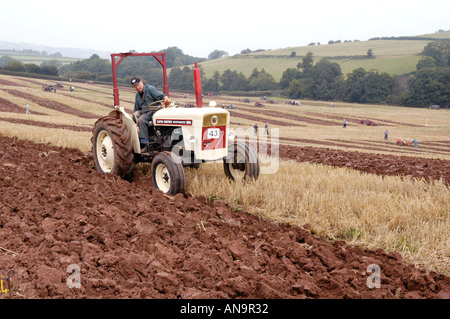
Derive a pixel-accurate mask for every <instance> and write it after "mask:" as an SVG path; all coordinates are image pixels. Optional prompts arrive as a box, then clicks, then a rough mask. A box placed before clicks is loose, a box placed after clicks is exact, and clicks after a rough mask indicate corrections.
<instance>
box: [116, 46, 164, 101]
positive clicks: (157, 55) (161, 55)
mask: <svg viewBox="0 0 450 319" xmlns="http://www.w3.org/2000/svg"><path fill="white" fill-rule="evenodd" d="M127 56H153V57H154V58H155V59H156V61H158V62H159V64H161V66H162V67H163V79H164V88H163V91H164V94H166V95H169V85H168V84H167V67H166V54H165V53H132V52H127V53H113V54H111V64H112V76H113V83H114V89H113V94H114V106H118V105H120V101H119V88H118V87H117V72H116V69H117V67H118V66H119V64H120V63H121V62H122V61H123V59H125V57H127ZM117 57H118V58H119V60H116V58H117Z"/></svg>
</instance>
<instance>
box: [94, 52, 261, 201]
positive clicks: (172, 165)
mask: <svg viewBox="0 0 450 319" xmlns="http://www.w3.org/2000/svg"><path fill="white" fill-rule="evenodd" d="M129 56H153V57H154V58H155V59H156V60H157V61H158V62H159V64H160V65H161V66H162V68H163V81H164V87H163V91H164V93H165V94H166V95H168V96H169V87H168V85H167V69H166V56H165V53H131V52H129V53H114V54H111V62H112V74H113V85H114V89H113V94H114V110H112V111H111V112H110V113H109V114H107V115H106V116H104V117H101V118H100V119H98V120H97V122H96V123H95V125H94V128H93V136H92V151H93V155H94V162H95V166H96V168H97V169H98V170H99V171H100V172H103V173H107V174H114V175H117V176H120V177H121V178H124V179H127V180H131V178H132V176H133V171H134V169H135V166H136V164H137V163H140V162H145V163H151V175H152V180H153V185H154V187H155V188H156V189H159V190H161V191H162V192H163V193H166V194H168V195H175V194H178V193H184V192H185V174H184V167H186V166H191V167H198V166H199V165H200V164H201V163H206V162H215V161H222V162H223V168H224V172H225V175H226V176H227V177H228V178H229V179H230V180H233V181H236V180H250V179H257V178H258V177H259V171H260V167H259V160H258V156H257V153H256V152H255V150H254V149H253V148H252V147H251V146H250V145H249V144H248V143H246V142H239V141H237V138H236V136H235V133H234V131H233V130H232V129H230V113H229V112H228V111H227V110H225V109H222V108H216V103H215V102H214V101H211V102H210V105H209V107H203V105H202V94H201V80H200V70H199V69H198V65H197V63H196V64H195V69H194V82H195V91H196V100H197V101H196V102H197V103H196V104H197V107H193V108H185V107H180V106H179V105H177V103H176V102H172V103H171V104H170V105H168V106H166V107H164V108H162V109H160V110H158V111H157V112H155V113H154V115H153V118H152V119H153V120H152V121H151V122H150V123H149V132H151V133H150V135H151V137H150V149H149V150H148V151H147V152H146V153H143V152H142V150H141V145H140V142H139V126H138V125H137V123H136V121H135V118H134V117H133V116H132V115H130V114H128V113H127V111H126V110H125V108H124V107H122V106H120V104H119V103H120V102H119V89H118V86H117V72H116V69H117V67H118V65H119V64H120V63H121V62H122V60H123V59H124V58H126V57H129ZM157 102H158V101H157ZM159 102H161V101H159ZM152 104H153V103H152ZM163 105H164V104H163ZM149 106H150V105H149Z"/></svg>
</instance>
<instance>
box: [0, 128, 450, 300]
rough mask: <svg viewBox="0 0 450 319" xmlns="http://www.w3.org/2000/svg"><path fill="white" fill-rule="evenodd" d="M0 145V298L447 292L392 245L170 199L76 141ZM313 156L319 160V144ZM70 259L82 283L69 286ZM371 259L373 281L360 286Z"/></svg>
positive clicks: (443, 279) (446, 282)
mask: <svg viewBox="0 0 450 319" xmlns="http://www.w3.org/2000/svg"><path fill="white" fill-rule="evenodd" d="M0 142H1V145H2V147H1V148H0V170H1V174H0V229H1V232H0V275H3V276H6V273H7V272H8V270H10V269H13V270H14V272H15V273H14V276H13V277H12V278H11V282H12V293H8V294H0V298H161V299H163V298H167V299H175V298H188V299H191V298H192V299H193V298H208V299H218V298H220V299H228V298H257V299H260V298H264V299H273V298H281V299H288V298H299V299H301V298H331V299H335V298H364V299H365V298H447V299H448V298H450V277H448V276H445V275H443V274H438V273H436V272H432V271H431V272H427V271H426V270H424V269H418V268H415V267H414V266H413V265H411V264H407V263H405V262H404V261H403V260H402V257H401V256H400V254H399V253H396V252H391V253H387V252H385V251H383V250H381V249H378V250H366V249H362V248H358V247H353V246H350V245H348V244H346V243H345V242H342V241H337V242H328V241H325V240H322V239H320V238H317V237H315V236H314V235H312V234H311V233H310V232H308V230H307V229H308V228H309V225H305V226H304V228H298V227H292V226H289V225H286V224H280V225H276V224H274V223H272V222H270V221H266V220H262V219H260V218H258V217H256V216H254V215H251V214H248V213H246V212H242V211H239V212H237V211H234V210H233V209H232V208H231V207H229V206H228V205H226V204H225V203H223V202H221V201H215V202H210V201H209V200H207V199H206V198H202V197H200V198H194V197H191V196H189V195H185V196H183V195H181V194H179V195H177V196H175V197H168V196H165V195H164V194H162V193H161V192H160V191H157V190H155V189H154V188H153V187H152V186H151V185H152V183H151V179H150V178H149V177H146V176H143V175H140V174H139V173H137V175H136V176H135V178H134V179H133V181H132V182H131V183H130V182H127V181H124V180H122V179H120V178H117V177H115V176H111V175H103V174H101V173H99V172H98V171H97V170H96V169H95V168H93V167H92V158H91V156H90V155H89V154H84V153H81V152H79V151H78V150H73V149H62V148H55V147H51V146H48V145H42V144H34V143H31V142H27V141H22V140H18V139H11V138H6V137H1V136H0ZM307 150H309V149H308V148H306V149H305V150H303V155H304V156H305V159H304V160H306V158H307V155H306V153H307ZM310 151H311V152H313V150H310ZM282 153H283V155H286V156H291V157H293V158H297V159H300V157H301V156H303V155H302V153H301V151H300V150H296V151H292V153H289V152H288V150H287V149H282ZM344 154H345V153H344ZM311 156H312V155H311ZM315 156H316V158H310V160H312V161H314V160H316V161H326V155H325V152H323V150H320V151H319V150H318V151H317V153H315ZM334 157H338V153H336V154H335V156H334ZM332 158H333V157H332ZM338 158H339V159H340V158H342V161H343V163H344V161H345V160H344V159H343V158H344V155H341V157H338ZM356 158H357V157H355V160H354V162H355V163H356ZM362 163H363V164H361V165H364V163H365V160H364V159H362ZM418 163H421V162H420V161H419V160H418ZM352 165H354V163H353V162H351V164H350V166H352ZM430 165H434V164H430ZM415 166H417V165H415ZM424 172H428V170H425V171H424ZM392 173H394V171H392ZM70 265H72V266H73V265H75V267H78V269H79V270H80V279H81V282H80V284H81V287H80V288H69V287H68V284H67V281H68V280H69V284H72V285H73V284H74V282H73V281H70V280H71V279H73V277H72V275H73V274H74V273H72V272H73V268H69V266H70ZM371 265H377V266H379V267H380V274H381V282H380V288H369V286H368V283H369V284H374V283H376V281H375V279H374V277H373V276H372V275H374V274H373V273H372V271H371V267H372V266H371ZM68 269H69V270H68ZM71 269H72V270H71ZM75 283H76V282H75Z"/></svg>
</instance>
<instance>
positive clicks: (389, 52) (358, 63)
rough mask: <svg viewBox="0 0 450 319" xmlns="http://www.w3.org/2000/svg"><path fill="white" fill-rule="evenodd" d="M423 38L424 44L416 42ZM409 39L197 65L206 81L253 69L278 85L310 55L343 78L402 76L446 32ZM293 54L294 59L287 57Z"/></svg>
mask: <svg viewBox="0 0 450 319" xmlns="http://www.w3.org/2000/svg"><path fill="white" fill-rule="evenodd" d="M420 37H423V38H424V40H419V39H418V38H420ZM409 38H413V39H404V40H398V39H392V40H387V39H386V40H384V39H383V40H371V41H359V42H345V43H337V44H321V45H310V46H302V47H289V48H284V49H277V50H267V51H263V52H258V53H250V54H238V55H235V56H231V57H227V58H222V59H217V60H211V61H206V62H202V63H199V65H200V66H201V67H202V69H203V70H204V72H205V76H206V77H207V78H209V77H211V75H212V74H213V73H214V72H215V71H219V73H221V74H222V73H223V71H225V70H227V69H230V70H237V71H240V72H242V73H243V74H244V75H245V76H249V75H250V74H251V72H252V71H253V69H255V68H257V69H259V70H260V69H262V68H264V69H265V70H266V72H268V73H270V74H272V75H273V77H274V78H275V80H276V81H279V80H280V78H281V76H282V74H283V72H284V70H286V69H287V68H295V67H297V63H298V62H300V61H301V58H302V57H303V56H305V55H306V54H307V53H308V52H312V53H313V55H314V58H315V61H316V62H317V61H318V60H320V59H322V58H328V59H330V60H331V61H333V62H336V63H339V65H340V66H341V68H342V72H343V73H344V74H346V73H349V72H351V71H353V70H354V69H356V68H359V67H362V68H364V69H366V70H370V69H376V70H378V71H379V72H386V73H388V74H391V75H394V74H402V73H409V72H412V71H415V69H416V64H417V62H418V61H419V59H420V52H422V50H423V48H424V47H425V46H426V45H427V44H428V43H429V42H431V41H432V40H431V39H430V38H436V39H450V31H447V32H439V33H435V34H427V35H421V36H414V37H409ZM369 49H372V52H373V55H374V56H375V58H374V59H361V58H359V59H358V58H355V57H356V56H360V57H362V56H366V55H367V52H368V50H369ZM292 52H295V53H296V56H295V57H291V53H292Z"/></svg>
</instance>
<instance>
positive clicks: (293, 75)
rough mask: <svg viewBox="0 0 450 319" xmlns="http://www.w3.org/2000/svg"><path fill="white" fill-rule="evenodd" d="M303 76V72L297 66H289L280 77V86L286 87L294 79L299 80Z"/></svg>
mask: <svg viewBox="0 0 450 319" xmlns="http://www.w3.org/2000/svg"><path fill="white" fill-rule="evenodd" d="M301 78H302V72H301V71H300V70H298V69H296V68H288V69H286V70H285V71H284V72H283V75H282V76H281V79H280V88H282V89H286V88H288V87H289V84H290V83H291V81H292V80H294V79H296V80H299V79H301Z"/></svg>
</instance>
